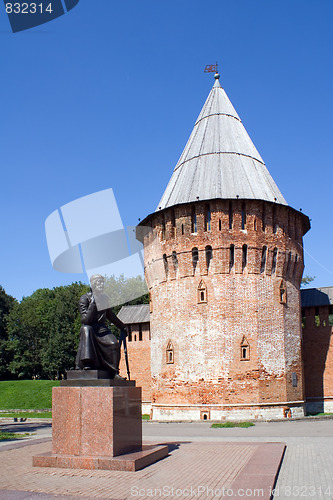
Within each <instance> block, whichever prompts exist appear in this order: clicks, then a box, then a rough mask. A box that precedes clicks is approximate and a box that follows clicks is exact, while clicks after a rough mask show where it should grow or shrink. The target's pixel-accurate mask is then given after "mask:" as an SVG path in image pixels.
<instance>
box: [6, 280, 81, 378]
mask: <svg viewBox="0 0 333 500" xmlns="http://www.w3.org/2000/svg"><path fill="white" fill-rule="evenodd" d="M87 290H88V287H87V285H84V284H82V283H73V284H72V285H69V286H65V287H57V288H53V289H52V290H49V289H47V288H45V289H39V290H37V291H36V292H34V293H33V294H32V295H30V296H29V297H24V298H23V299H22V301H21V302H20V303H17V304H15V306H14V307H13V309H12V310H11V312H10V314H9V315H8V327H7V330H8V341H7V349H8V352H9V353H10V355H11V361H10V364H9V369H10V371H11V373H12V374H13V375H14V376H15V377H17V378H32V377H40V378H50V379H51V378H55V377H58V378H59V377H60V376H61V374H63V373H64V372H65V371H66V369H70V368H73V366H74V360H75V352H76V348H77V345H78V338H79V331H80V318H79V311H78V306H77V304H78V300H79V297H80V296H81V295H82V294H83V293H85V292H86V291H87Z"/></svg>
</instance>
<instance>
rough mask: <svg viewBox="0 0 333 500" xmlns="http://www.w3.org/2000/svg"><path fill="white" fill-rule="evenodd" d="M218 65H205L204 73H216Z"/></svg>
mask: <svg viewBox="0 0 333 500" xmlns="http://www.w3.org/2000/svg"><path fill="white" fill-rule="evenodd" d="M218 72H219V71H218V64H217V63H215V64H207V66H206V67H205V73H218Z"/></svg>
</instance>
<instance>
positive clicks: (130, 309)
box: [117, 304, 150, 325]
mask: <svg viewBox="0 0 333 500" xmlns="http://www.w3.org/2000/svg"><path fill="white" fill-rule="evenodd" d="M117 316H118V318H119V319H120V320H121V321H122V322H123V323H125V324H126V325H132V324H134V323H148V322H149V321H150V314H149V304H141V305H138V306H123V307H122V308H121V309H120V311H119V313H118V314H117Z"/></svg>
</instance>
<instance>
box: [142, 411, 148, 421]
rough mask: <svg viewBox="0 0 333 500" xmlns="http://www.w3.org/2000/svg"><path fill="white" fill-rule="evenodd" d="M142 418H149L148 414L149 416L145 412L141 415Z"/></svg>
mask: <svg viewBox="0 0 333 500" xmlns="http://www.w3.org/2000/svg"><path fill="white" fill-rule="evenodd" d="M142 420H150V416H149V415H147V413H144V414H143V415H142Z"/></svg>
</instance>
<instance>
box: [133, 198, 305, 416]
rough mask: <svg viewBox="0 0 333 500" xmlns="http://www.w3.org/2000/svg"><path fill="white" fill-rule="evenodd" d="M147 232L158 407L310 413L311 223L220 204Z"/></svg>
mask: <svg viewBox="0 0 333 500" xmlns="http://www.w3.org/2000/svg"><path fill="white" fill-rule="evenodd" d="M144 224H145V225H148V224H150V226H151V228H152V231H151V232H150V233H148V234H147V235H146V236H145V241H144V243H145V273H146V280H147V283H148V287H149V291H150V298H151V375H152V394H151V395H152V402H153V406H154V404H155V405H176V406H177V405H180V406H182V405H190V406H191V405H192V406H193V405H195V406H196V405H207V404H211V405H221V404H222V405H233V404H241V405H249V404H256V405H259V408H260V404H263V405H265V406H267V404H272V405H274V404H278V405H281V404H282V403H283V404H287V405H288V404H289V403H290V404H291V405H294V403H295V402H297V404H298V406H300V407H302V406H303V403H302V401H303V373H302V360H301V322H300V317H301V314H300V293H299V286H300V280H301V277H302V273H303V246H302V236H303V234H304V232H305V231H306V221H305V217H304V216H303V215H302V214H301V213H299V212H296V211H294V210H293V209H291V208H290V207H288V206H282V205H278V204H274V203H269V202H262V201H257V200H230V201H229V200H212V201H210V202H197V203H195V204H184V205H179V206H176V207H174V208H172V209H166V210H164V211H161V212H158V213H156V214H153V215H151V216H149V217H148V218H147V219H146V220H145V221H144ZM244 346H245V350H243V348H244ZM131 348H132V346H131ZM137 349H139V348H137ZM133 352H134V348H133ZM148 371H149V370H148V365H147V369H146V372H147V373H148ZM169 413H170V412H169ZM176 413H177V412H176ZM280 414H281V416H283V411H281V412H280Z"/></svg>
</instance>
